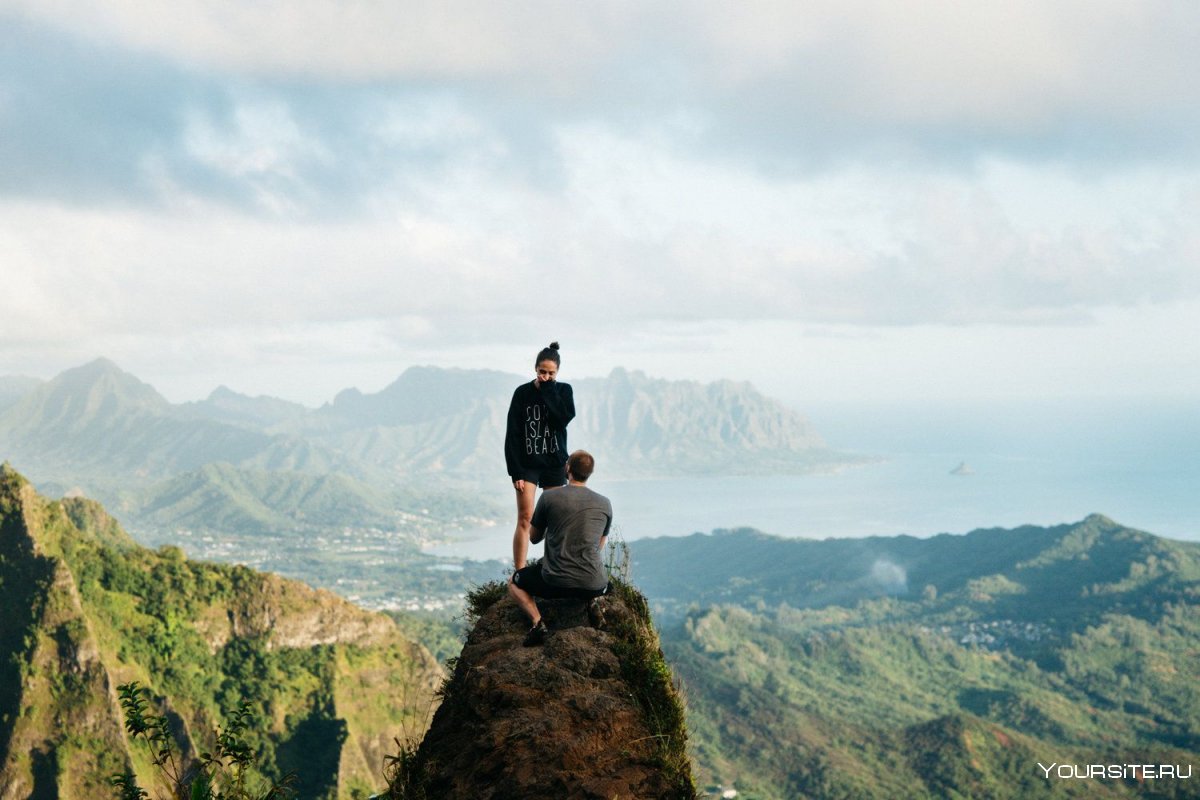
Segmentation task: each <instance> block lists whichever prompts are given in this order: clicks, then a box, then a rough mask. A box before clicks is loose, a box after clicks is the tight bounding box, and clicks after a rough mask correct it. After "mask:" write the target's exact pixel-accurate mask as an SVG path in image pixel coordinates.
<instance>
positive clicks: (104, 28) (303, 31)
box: [0, 0, 1200, 139]
mask: <svg viewBox="0 0 1200 800" xmlns="http://www.w3.org/2000/svg"><path fill="white" fill-rule="evenodd" d="M3 8H7V9H8V10H9V12H10V13H13V12H16V13H20V14H22V15H25V16H27V17H30V18H33V19H37V20H40V21H42V22H43V23H45V24H50V25H53V26H57V27H61V28H63V29H67V30H71V31H74V32H76V33H78V34H80V35H84V36H87V37H90V38H93V39H96V40H103V41H108V42H120V43H122V44H123V45H124V46H126V47H129V48H133V49H136V50H140V51H144V52H151V53H156V54H158V55H160V56H162V57H165V58H168V59H171V60H178V61H183V62H186V63H191V64H194V65H197V66H200V67H203V68H211V69H215V70H218V71H220V72H229V73H241V74H246V75H257V76H285V77H287V76H290V77H298V78H304V79H310V78H316V79H319V80H322V81H327V80H342V81H378V80H383V81H399V82H417V83H422V82H432V83H433V84H438V85H443V86H447V85H460V86H476V87H479V88H486V89H487V90H489V91H498V92H500V93H501V94H503V95H507V96H509V97H514V96H516V97H537V98H541V99H542V100H551V101H553V100H554V99H556V98H557V99H559V100H568V99H569V100H570V101H571V102H573V103H577V104H583V105H585V106H587V105H591V104H593V103H595V102H603V98H604V96H605V95H609V96H610V99H615V98H616V97H619V98H622V99H624V100H625V101H630V100H632V101H633V102H634V104H644V103H649V104H650V108H651V110H653V111H660V110H661V106H660V103H662V102H663V101H667V102H668V104H674V105H675V106H676V107H693V108H701V109H706V112H705V113H709V114H714V115H718V114H721V113H723V112H721V111H718V110H717V109H718V107H720V106H725V107H726V108H727V110H729V111H732V112H743V113H745V112H749V113H751V115H752V116H753V118H754V119H756V120H762V119H767V118H769V117H771V116H774V117H775V118H776V119H777V120H779V121H781V122H783V124H784V126H785V127H787V126H791V125H797V124H800V123H799V121H798V120H797V119H796V118H797V117H807V118H809V119H810V120H811V121H813V122H817V123H821V124H826V125H828V124H833V125H834V126H835V127H837V128H839V129H842V130H843V131H844V132H846V133H852V130H851V128H852V127H853V126H861V127H862V128H864V129H867V131H876V130H879V129H888V128H890V129H893V131H899V130H903V129H907V128H914V127H915V128H917V129H920V130H921V131H922V132H923V133H924V134H925V135H929V136H935V135H936V133H937V131H936V128H938V127H941V128H943V129H944V130H943V132H944V133H946V134H948V135H951V136H968V135H971V134H972V133H974V134H976V135H979V134H983V133H988V134H989V135H992V136H1000V137H1003V136H1006V135H1008V136H1019V137H1024V138H1027V139H1038V138H1039V137H1042V136H1046V135H1051V134H1053V133H1054V132H1055V131H1059V129H1060V128H1062V127H1064V126H1066V127H1070V125H1071V124H1072V123H1071V120H1072V119H1083V120H1086V121H1088V122H1089V124H1092V125H1102V126H1104V127H1106V128H1111V129H1125V128H1132V129H1140V128H1143V127H1144V126H1155V125H1160V124H1164V123H1165V124H1167V125H1169V126H1170V127H1172V128H1174V129H1175V130H1176V132H1179V131H1182V130H1186V127H1185V126H1186V124H1187V123H1189V122H1190V121H1194V116H1195V115H1194V113H1193V112H1191V111H1189V109H1191V108H1195V107H1196V105H1197V102H1196V101H1197V100H1200V97H1198V96H1197V89H1196V85H1195V82H1194V81H1192V80H1191V77H1190V76H1191V75H1194V74H1195V73H1196V72H1197V71H1198V67H1200V64H1198V63H1197V61H1198V59H1200V56H1198V55H1197V53H1196V49H1195V48H1194V47H1192V46H1191V44H1190V37H1189V32H1190V31H1194V30H1196V26H1197V23H1200V7H1197V6H1194V5H1189V4H1180V3H1174V2H1168V0H1143V2H1128V0H1099V1H1095V0H1093V1H1092V2H1080V1H1075V2H1056V3H1045V2H1041V1H1040V0H1014V1H1013V2H1006V3H990V2H961V0H935V1H934V2H923V3H920V4H912V3H896V2H892V0H859V1H858V2H832V1H831V0H809V1H808V2H800V3H792V4H779V3H775V2H748V3H739V4H737V5H736V6H733V5H730V4H728V3H724V2H705V3H681V2H662V3H634V2H610V3H602V4H596V3H556V2H524V3H505V4H496V3H487V2H460V3H437V2H406V3H395V2H385V0H358V1H357V2H332V0H298V1H294V2H253V3H247V2H240V1H239V0H182V1H181V2H176V3H171V4H150V5H147V4H145V3H137V2H130V0H101V1H100V2H97V1H96V0H37V1H36V2H33V0H3V2H2V3H0V9H3ZM717 98H719V100H717ZM715 100H716V102H714V101H715ZM585 113H586V112H585ZM788 120H791V121H790V122H789V121H788ZM726 123H727V124H732V123H733V120H727V121H726ZM1110 132H1111V131H1110ZM1143 132H1144V133H1147V134H1150V133H1152V131H1143ZM1092 133H1093V134H1095V133H1096V131H1095V130H1093V131H1092Z"/></svg>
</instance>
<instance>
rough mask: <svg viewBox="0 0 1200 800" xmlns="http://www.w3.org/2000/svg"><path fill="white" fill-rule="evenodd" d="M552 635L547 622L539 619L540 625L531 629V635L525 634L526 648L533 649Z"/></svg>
mask: <svg viewBox="0 0 1200 800" xmlns="http://www.w3.org/2000/svg"><path fill="white" fill-rule="evenodd" d="M549 635H550V629H549V628H547V627H546V620H544V619H539V620H538V624H537V625H534V626H533V627H532V628H530V629H529V633H527V634H525V641H524V642H522V644H524V645H525V646H526V647H533V646H534V645H539V644H541V643H542V642H544V641H546V637H547V636H549Z"/></svg>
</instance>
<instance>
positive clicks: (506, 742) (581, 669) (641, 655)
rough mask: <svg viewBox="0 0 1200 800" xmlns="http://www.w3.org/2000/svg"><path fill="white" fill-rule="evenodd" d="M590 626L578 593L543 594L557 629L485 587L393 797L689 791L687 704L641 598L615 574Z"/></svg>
mask: <svg viewBox="0 0 1200 800" xmlns="http://www.w3.org/2000/svg"><path fill="white" fill-rule="evenodd" d="M614 586H616V589H615V591H614V593H613V594H612V595H610V596H609V597H606V598H604V599H603V600H602V601H601V602H602V604H603V620H596V623H597V625H598V626H594V625H593V624H592V621H591V620H589V615H588V613H587V609H586V606H585V605H584V603H582V602H581V601H574V600H570V601H566V600H562V601H548V602H546V601H544V602H543V603H542V606H543V617H544V618H545V619H546V621H547V623H548V624H549V626H550V628H551V630H552V631H553V633H552V634H551V636H550V637H549V638H548V639H547V640H546V642H545V643H544V644H543V645H540V646H536V647H524V646H522V639H523V636H524V634H525V632H526V630H527V628H528V621H527V619H526V618H525V617H524V615H523V614H522V613H521V611H520V609H519V608H517V606H516V605H515V604H514V603H513V602H512V600H511V599H510V598H509V597H508V596H507V594H506V593H505V587H504V586H503V584H499V583H496V584H491V585H489V586H485V587H483V588H482V589H481V590H479V591H477V592H476V593H475V594H474V595H473V596H472V598H471V605H472V608H471V611H472V613H473V614H477V615H478V616H477V620H476V622H475V624H474V626H473V627H472V629H471V631H470V633H469V634H468V637H467V641H466V644H465V645H464V646H463V650H462V654H461V655H460V656H459V658H458V660H457V662H456V663H455V665H454V671H453V674H452V675H451V676H450V678H449V679H448V680H447V681H446V683H445V685H444V686H443V688H442V696H443V700H442V704H441V706H440V707H439V709H438V711H437V713H436V715H435V716H434V718H433V722H432V725H431V726H430V729H429V731H428V733H427V734H426V735H425V738H424V740H423V741H422V742H421V744H420V747H419V748H418V749H417V750H416V752H415V754H413V756H412V758H411V759H406V760H402V761H401V762H400V763H401V764H402V765H403V767H404V768H403V769H398V770H397V774H396V775H395V776H393V780H392V786H391V797H393V798H406V799H407V798H434V797H436V798H443V799H444V800H454V799H455V798H463V799H464V800H466V798H470V800H507V799H509V798H511V799H513V800H515V799H516V798H523V800H533V799H534V798H568V797H569V798H595V800H612V798H650V797H653V798H662V799H667V798H693V797H695V796H696V794H695V789H694V787H693V784H692V778H691V767H690V764H689V761H688V759H687V755H686V750H685V745H686V738H687V731H686V728H685V726H684V720H683V707H682V703H681V700H680V697H679V694H678V693H677V692H676V690H675V687H674V684H673V682H672V678H671V673H670V670H669V668H668V667H667V665H666V662H665V661H664V660H663V656H662V651H661V650H660V649H659V646H658V637H657V634H656V633H655V632H654V628H653V626H652V624H651V621H650V615H649V611H648V610H647V606H646V601H645V598H644V597H642V595H641V594H640V593H638V592H637V591H636V590H635V589H633V588H632V587H629V586H628V585H626V584H624V583H620V582H617V581H614Z"/></svg>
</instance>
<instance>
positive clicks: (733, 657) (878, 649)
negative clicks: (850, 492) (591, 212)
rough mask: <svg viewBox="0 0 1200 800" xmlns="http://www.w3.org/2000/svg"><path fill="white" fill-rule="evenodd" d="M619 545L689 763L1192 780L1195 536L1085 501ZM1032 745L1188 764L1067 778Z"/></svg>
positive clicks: (847, 773)
mask: <svg viewBox="0 0 1200 800" xmlns="http://www.w3.org/2000/svg"><path fill="white" fill-rule="evenodd" d="M630 547H631V549H632V552H633V572H632V577H633V579H634V580H635V581H636V582H637V583H638V585H639V586H640V587H641V588H642V590H643V591H644V592H645V594H646V596H647V597H648V598H649V599H650V600H651V603H652V605H653V606H654V607H655V608H656V609H658V610H659V611H657V612H656V617H657V618H658V619H659V621H660V623H661V624H663V626H664V627H663V630H662V641H663V648H664V650H665V652H666V654H667V657H668V660H669V661H670V662H671V664H672V666H673V668H674V669H675V672H676V674H677V675H678V676H680V678H681V679H682V680H683V683H684V688H685V693H686V695H687V697H688V708H689V717H688V727H689V731H690V737H691V740H692V742H693V749H694V752H695V753H696V758H697V771H698V774H699V775H701V776H703V777H704V778H705V779H707V781H709V782H710V783H712V784H719V785H724V786H733V787H736V789H737V790H738V791H739V794H738V797H739V798H749V799H750V800H784V799H785V798H796V797H814V798H823V797H855V798H866V799H869V798H879V799H880V800H884V799H885V798H886V800H896V799H897V798H911V799H912V800H917V799H918V798H928V797H988V798H1012V799H1013V800H1023V798H1030V797H1038V798H1043V797H1046V798H1059V797H1081V798H1082V797H1089V798H1091V797H1101V798H1108V797H1112V798H1115V797H1134V796H1145V797H1165V798H1176V797H1179V798H1182V797H1196V796H1198V790H1197V788H1196V787H1197V781H1198V780H1200V763H1197V762H1196V759H1195V754H1196V753H1197V752H1200V690H1198V689H1197V687H1198V686H1200V659H1198V658H1197V657H1196V655H1197V650H1196V647H1197V642H1200V543H1192V542H1178V541H1172V540H1168V539H1163V538H1160V537H1157V536H1154V535H1152V534H1149V533H1146V532H1143V531H1137V530H1133V529H1130V528H1127V527H1124V526H1122V525H1120V524H1118V523H1116V522H1114V521H1112V520H1110V519H1108V518H1106V517H1103V516H1100V515H1093V516H1090V517H1088V518H1087V519H1085V520H1083V521H1081V522H1078V523H1075V524H1070V525H1060V526H1055V527H1049V528H1042V527H1033V526H1027V527H1023V528H1017V529H1013V530H1003V529H990V530H978V531H974V532H972V533H969V534H966V535H955V536H952V535H941V536H935V537H931V538H928V539H914V538H912V537H906V536H900V537H872V538H869V539H827V540H823V541H815V540H796V539H780V538H777V537H772V536H767V535H765V534H761V533H757V532H754V531H749V530H739V531H724V532H717V533H714V534H712V535H700V534H697V535H694V536H690V537H683V538H661V539H643V540H638V541H635V542H633V543H631V545H630ZM1039 762H1040V763H1042V764H1043V765H1045V766H1046V767H1050V766H1051V765H1059V764H1066V765H1069V766H1068V771H1067V774H1068V775H1074V765H1085V766H1084V767H1083V768H1084V769H1085V770H1086V769H1087V767H1086V765H1094V764H1103V765H1106V766H1107V765H1129V764H1152V765H1170V767H1168V769H1172V770H1175V769H1176V768H1177V767H1178V770H1177V771H1188V772H1189V773H1190V774H1191V775H1192V777H1191V778H1190V779H1186V780H1185V779H1177V778H1171V777H1159V776H1156V777H1154V778H1153V779H1150V778H1147V777H1146V775H1145V774H1143V773H1140V772H1139V771H1137V770H1129V769H1127V768H1124V767H1121V768H1120V769H1121V771H1120V773H1119V774H1117V775H1115V776H1109V775H1105V776H1102V777H1098V778H1090V779H1077V778H1074V777H1067V778H1063V777H1060V774H1059V773H1057V772H1052V773H1051V774H1049V775H1047V774H1046V773H1045V772H1043V771H1042V770H1041V769H1039V768H1038V766H1037V765H1038V763H1039Z"/></svg>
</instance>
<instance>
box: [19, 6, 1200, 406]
mask: <svg viewBox="0 0 1200 800" xmlns="http://www.w3.org/2000/svg"><path fill="white" fill-rule="evenodd" d="M1198 37H1200V5H1198V4H1193V3H1180V2H1149V1H1147V2H1138V1H1137V0H1120V1H1119V2H1110V1H1109V0H1086V2H1072V1H1070V0H1062V1H1061V2H1046V0H1009V1H1008V2H1004V3H995V2H963V0H945V1H944V2H942V1H939V0H923V1H922V2H917V1H916V0H911V1H909V2H900V1H899V0H861V1H860V2H846V0H837V2H832V1H830V2H824V1H821V0H817V1H809V2H804V1H799V2H792V3H754V2H740V3H736V4H735V3H714V2H689V3H676V2H654V3H647V2H640V1H639V2H620V1H619V0H613V1H612V2H603V3H599V2H597V3H564V2H543V3H491V2H476V3H443V2H395V1H394V0H377V1H374V2H372V1H369V0H357V1H356V0H340V1H338V2H335V0H287V1H286V2H284V1H283V0H277V1H276V2H263V1H256V0H204V1H200V0H176V1H175V2H172V3H157V4H147V3H142V2H133V1H132V0H0V287H2V290H0V374H28V375H34V376H38V377H43V378H45V377H50V376H52V375H53V374H55V373H56V372H57V371H59V370H61V369H64V368H66V367H70V366H75V365H77V364H80V363H82V362H84V361H87V360H90V359H92V358H94V357H96V356H107V357H109V358H112V359H114V360H115V361H117V362H118V363H119V364H120V365H121V366H123V367H124V368H125V369H127V370H129V371H132V372H134V373H135V374H137V375H138V376H139V377H141V378H143V379H144V380H147V381H149V382H150V383H152V384H154V385H155V386H156V387H157V388H159V389H160V391H163V392H164V393H165V394H166V395H167V396H168V397H169V398H170V399H172V400H174V401H182V400H188V399H198V398H200V397H203V396H205V395H206V394H207V393H208V392H209V390H211V389H212V388H214V387H215V386H216V385H218V384H221V383H224V384H228V385H229V386H231V387H232V388H234V389H237V390H239V391H243V392H248V393H252V394H258V393H266V394H274V395H278V396H283V397H287V398H289V399H294V400H299V401H302V402H306V403H310V404H314V405H315V404H319V403H321V402H323V401H325V400H328V399H330V398H331V397H332V395H333V394H334V393H335V392H336V391H337V390H338V389H341V388H344V387H346V386H350V385H356V386H359V387H360V388H362V389H364V390H368V391H370V390H376V389H379V388H381V387H382V386H384V385H385V384H387V383H388V382H390V381H391V380H392V379H394V378H395V376H396V375H397V374H398V373H399V372H400V371H401V370H402V369H403V368H405V367H406V366H408V365H411V364H417V363H434V364H441V365H444V366H461V367H492V368H496V369H502V370H506V371H513V372H520V371H525V370H528V369H529V368H530V367H531V363H530V362H531V360H532V357H533V355H534V354H535V353H536V351H537V350H538V348H539V347H541V346H542V345H544V344H545V343H546V342H547V341H548V340H550V339H551V338H557V339H560V340H561V341H562V343H563V353H564V376H567V377H569V376H570V375H576V376H579V375H598V374H604V373H606V372H607V371H608V370H609V369H611V368H612V367H613V366H616V365H623V366H627V367H635V368H641V369H643V370H645V371H647V372H648V373H650V374H653V375H657V376H664V377H677V378H695V379H714V378H721V377H728V378H737V379H743V378H745V379H749V380H751V381H753V382H754V383H755V384H756V385H758V386H759V387H760V388H763V389H765V390H767V391H768V392H770V393H772V394H775V395H777V396H779V397H782V398H784V399H786V400H789V401H791V402H793V403H794V404H796V405H798V406H803V405H804V404H805V403H806V402H810V401H811V402H816V401H820V402H837V401H840V400H844V399H853V398H860V397H864V396H870V397H878V398H890V399H918V398H923V397H930V398H938V399H958V398H964V399H968V398H979V397H992V398H995V397H1034V396H1043V395H1051V396H1079V395H1095V394H1112V395H1120V396H1124V397H1138V396H1142V395H1145V396H1159V395H1172V396H1175V397H1180V396H1183V397H1200V335H1197V334H1200V323H1197V322H1196V320H1197V319H1200V223H1198V222H1197V221H1198V220H1200V136H1197V133H1196V132H1197V131H1198V130H1200V81H1197V80H1196V77H1195V76H1196V75H1200V48H1197V47H1196V46H1195V42H1196V41H1197V40H1198Z"/></svg>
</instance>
